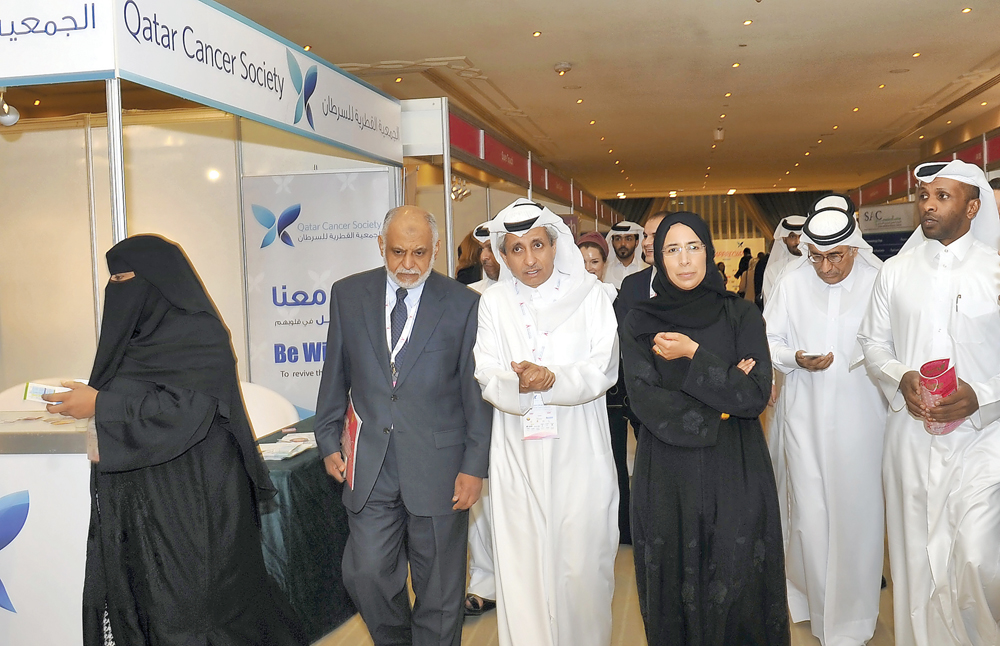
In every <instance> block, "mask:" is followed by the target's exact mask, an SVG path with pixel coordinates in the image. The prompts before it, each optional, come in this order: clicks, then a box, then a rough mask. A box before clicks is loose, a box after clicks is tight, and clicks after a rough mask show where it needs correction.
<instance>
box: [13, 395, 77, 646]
mask: <svg viewBox="0 0 1000 646" xmlns="http://www.w3.org/2000/svg"><path fill="white" fill-rule="evenodd" d="M29 418H35V419H29ZM66 421H68V422H69V423H68V424H67V423H57V424H53V423H50V422H66ZM25 497H26V498H27V502H28V505H27V518H26V519H24V513H23V512H24V505H23V501H24V499H25ZM21 519H24V525H23V528H22V529H21V530H20V532H16V530H17V527H18V526H20V524H21ZM89 523H90V462H89V461H88V460H87V455H86V427H85V426H81V427H78V426H76V425H75V424H74V422H73V420H68V419H67V418H65V417H60V416H58V415H50V414H48V413H32V412H26V411H0V545H3V544H4V543H5V542H6V540H7V539H10V537H11V534H12V533H13V534H14V536H13V539H12V540H10V542H9V544H7V546H6V547H4V548H2V549H0V584H2V586H3V588H4V589H5V590H6V595H5V594H4V593H3V592H0V644H3V645H4V646H48V645H49V644H52V645H58V646H79V645H80V644H82V643H83V637H82V634H81V630H80V626H81V623H80V622H81V612H82V606H81V603H82V601H81V599H82V594H83V575H84V568H85V564H86V559H87V528H88V526H89ZM7 599H9V605H10V606H12V607H13V608H14V612H11V611H10V610H9V609H5V607H4V606H5V605H6V601H7Z"/></svg>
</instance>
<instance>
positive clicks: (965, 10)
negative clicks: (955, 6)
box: [962, 7, 972, 13]
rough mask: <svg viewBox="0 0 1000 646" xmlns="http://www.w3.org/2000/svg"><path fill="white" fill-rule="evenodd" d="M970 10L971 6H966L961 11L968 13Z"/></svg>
mask: <svg viewBox="0 0 1000 646" xmlns="http://www.w3.org/2000/svg"><path fill="white" fill-rule="evenodd" d="M970 11H972V7H966V8H965V9H962V13H969V12H970Z"/></svg>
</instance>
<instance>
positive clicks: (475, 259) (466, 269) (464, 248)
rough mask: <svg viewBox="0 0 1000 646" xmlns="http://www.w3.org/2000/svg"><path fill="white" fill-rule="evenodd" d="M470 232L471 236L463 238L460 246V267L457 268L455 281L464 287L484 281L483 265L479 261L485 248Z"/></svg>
mask: <svg viewBox="0 0 1000 646" xmlns="http://www.w3.org/2000/svg"><path fill="white" fill-rule="evenodd" d="M472 234H473V232H472V231H470V232H469V235H467V236H465V237H464V238H462V242H460V243H459V245H458V266H457V267H456V268H455V280H457V281H458V282H460V283H462V284H463V285H471V284H472V283H474V282H476V281H479V280H482V278H483V265H482V263H481V262H480V261H479V254H481V253H482V251H483V246H482V245H481V244H479V241H478V240H476V238H475V236H473V235H472Z"/></svg>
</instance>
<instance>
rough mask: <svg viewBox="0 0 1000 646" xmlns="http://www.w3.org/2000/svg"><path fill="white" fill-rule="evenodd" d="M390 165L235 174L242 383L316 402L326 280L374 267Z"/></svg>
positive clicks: (306, 407)
mask: <svg viewBox="0 0 1000 646" xmlns="http://www.w3.org/2000/svg"><path fill="white" fill-rule="evenodd" d="M393 172H395V169H389V168H386V169H376V170H370V171H369V170H366V171H347V172H334V173H317V174H303V175H275V176H265V177H245V178H243V219H244V231H245V236H244V248H245V253H246V267H247V310H248V314H249V320H248V327H247V333H248V335H249V344H250V381H251V382H253V383H255V384H259V385H261V386H264V387H266V388H270V389H271V390H274V391H275V392H277V393H279V394H281V395H282V396H283V397H285V398H286V399H288V400H289V401H291V402H292V403H293V404H295V406H296V407H297V408H298V409H299V414H300V415H302V416H303V417H306V416H308V415H312V414H313V412H314V411H315V409H316V393H317V391H318V390H319V381H320V377H321V376H322V374H323V361H324V360H325V358H326V337H327V331H328V330H329V323H330V322H329V320H328V318H329V315H330V305H329V302H328V299H329V294H330V286H331V285H332V284H333V283H334V282H336V281H337V280H339V279H341V278H344V277H345V276H349V275H351V274H355V273H358V272H360V271H366V270H368V269H373V268H375V267H378V266H380V265H381V264H382V257H381V255H380V253H379V249H378V232H379V228H380V227H381V226H382V220H383V219H384V218H385V214H386V212H387V211H388V210H389V209H390V208H392V207H394V206H396V201H395V199H394V195H395V193H394V190H395V189H394V186H395V182H394V181H393V177H392V175H391V173H393Z"/></svg>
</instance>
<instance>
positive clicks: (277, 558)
mask: <svg viewBox="0 0 1000 646" xmlns="http://www.w3.org/2000/svg"><path fill="white" fill-rule="evenodd" d="M295 429H296V431H297V432H300V433H309V432H312V430H313V418H309V419H306V420H303V421H301V422H298V423H297V424H296V425H295ZM280 437H281V432H280V431H279V432H277V433H272V434H271V435H268V436H266V437H263V438H261V439H260V442H259V443H260V444H264V443H268V442H276V441H277V440H278V439H279V438H280ZM267 467H268V469H269V470H270V472H271V481H272V482H273V483H274V486H275V488H276V489H277V490H278V494H277V496H275V498H274V500H273V501H272V502H271V503H270V504H268V505H266V506H265V513H264V514H263V516H262V517H261V525H262V527H261V529H262V542H263V547H264V561H265V563H266V564H267V569H268V572H270V573H271V576H273V577H274V578H275V580H276V581H277V582H278V584H279V585H280V586H281V588H282V589H283V590H284V591H285V593H286V594H287V595H288V599H289V601H290V602H291V604H292V608H294V609H295V612H296V614H297V615H298V616H299V618H300V619H301V620H302V624H303V626H305V629H306V634H307V635H308V637H309V640H310V641H316V640H318V639H319V638H320V637H322V636H323V635H325V634H327V633H328V632H330V631H332V630H333V629H334V628H336V627H337V626H339V625H340V624H342V623H344V622H345V621H347V620H348V619H349V618H351V617H352V616H353V615H354V614H355V613H356V612H357V610H355V608H354V604H353V603H351V599H350V597H348V595H347V590H345V589H344V582H343V575H342V573H341V564H342V562H343V559H344V547H345V546H346V544H347V533H348V529H347V510H346V509H345V508H344V504H343V503H342V502H341V494H342V492H343V487H344V485H342V484H340V483H338V482H337V481H336V480H334V479H333V478H331V477H330V476H329V475H327V473H326V470H325V469H324V468H323V460H322V459H320V456H319V451H318V450H317V449H309V450H307V451H304V452H303V453H300V454H299V455H296V456H294V457H291V458H288V459H287V460H280V461H270V460H269V461H268V462H267Z"/></svg>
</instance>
